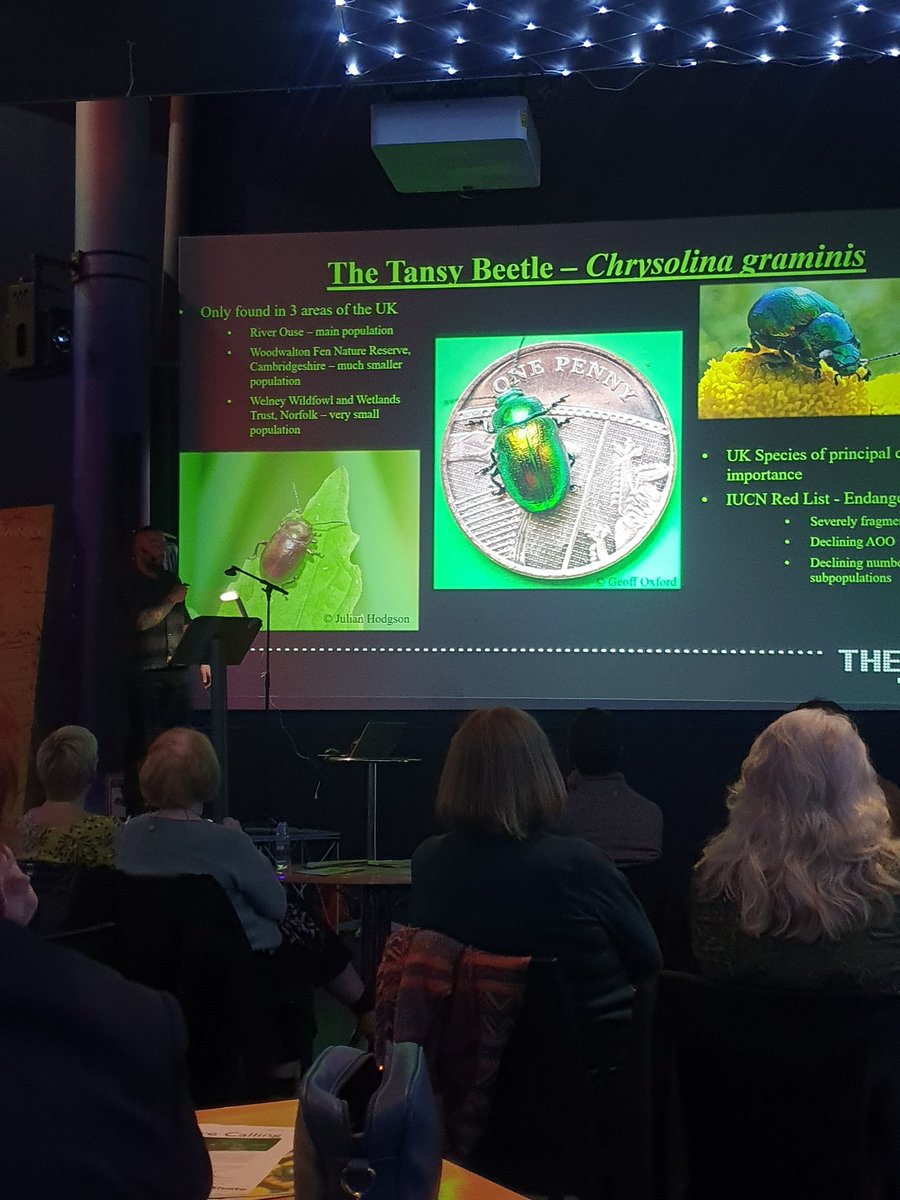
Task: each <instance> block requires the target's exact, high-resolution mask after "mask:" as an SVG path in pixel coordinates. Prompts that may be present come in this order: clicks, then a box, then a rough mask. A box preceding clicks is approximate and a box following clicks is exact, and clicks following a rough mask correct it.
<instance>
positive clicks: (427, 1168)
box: [294, 1042, 441, 1200]
mask: <svg viewBox="0 0 900 1200" xmlns="http://www.w3.org/2000/svg"><path fill="white" fill-rule="evenodd" d="M440 1180H441V1133H440V1125H439V1122H438V1115H437V1108H436V1106H435V1102H434V1095H433V1093H432V1090H431V1082H430V1080H429V1078H428V1067H427V1066H426V1063H425V1055H424V1053H423V1051H422V1047H421V1046H416V1045H414V1044H413V1043H412V1042H398V1043H397V1044H395V1045H388V1046H387V1048H386V1051H385V1056H384V1066H383V1067H380V1066H379V1065H378V1063H377V1061H376V1059H375V1056H374V1055H373V1054H366V1053H365V1052H363V1051H362V1050H356V1049H354V1048H353V1047H350V1046H330V1047H329V1048H328V1049H327V1050H324V1051H323V1052H322V1053H321V1054H320V1055H319V1057H318V1058H317V1059H316V1061H315V1062H314V1063H313V1065H312V1066H311V1067H310V1069H309V1071H308V1072H307V1073H306V1075H305V1076H304V1078H303V1081H302V1083H301V1085H300V1103H299V1105H298V1108H297V1124H296V1127H295V1130H294V1189H295V1196H296V1200H435V1198H436V1197H437V1194H438V1189H439V1187H440Z"/></svg>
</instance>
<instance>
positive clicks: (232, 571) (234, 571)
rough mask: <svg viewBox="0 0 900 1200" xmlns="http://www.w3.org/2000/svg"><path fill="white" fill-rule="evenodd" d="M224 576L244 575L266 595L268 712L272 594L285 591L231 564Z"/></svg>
mask: <svg viewBox="0 0 900 1200" xmlns="http://www.w3.org/2000/svg"><path fill="white" fill-rule="evenodd" d="M225 574H226V575H229V576H234V575H246V576H247V578H248V579H253V580H254V581H255V582H256V583H260V584H262V589H263V591H264V592H265V593H266V654H265V659H266V666H265V674H264V675H263V679H264V681H265V696H266V700H265V706H264V707H265V710H266V712H268V711H269V684H270V678H269V655H270V653H271V649H272V644H271V643H272V593H273V592H280V593H281V594H282V596H286V595H287V589H286V588H283V587H279V586H278V584H277V583H270V582H269V580H268V579H262V578H260V576H259V575H253V574H251V573H250V571H245V570H244V568H243V567H236V566H234V564H232V565H231V566H230V567H229V568H228V569H227V570H226V571H225Z"/></svg>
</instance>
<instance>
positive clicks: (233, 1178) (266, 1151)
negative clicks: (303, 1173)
mask: <svg viewBox="0 0 900 1200" xmlns="http://www.w3.org/2000/svg"><path fill="white" fill-rule="evenodd" d="M200 1132H201V1133H202V1134H203V1140H204V1142H205V1143H206V1149H207V1150H208V1151H209V1159H210V1162H211V1163H212V1170H213V1187H212V1191H211V1192H210V1194H209V1196H210V1200H237V1198H238V1197H245V1196H254V1197H264V1196H273V1197H274V1196H280V1197H288V1196H293V1194H294V1184H293V1163H292V1162H291V1161H290V1155H291V1153H292V1151H293V1148H294V1130H293V1128H284V1127H282V1126H266V1125H207V1124H203V1125H201V1126H200ZM286 1157H287V1158H288V1162H287V1163H286V1164H285V1166H284V1167H283V1168H282V1167H280V1166H279V1164H280V1163H281V1160H282V1159H284V1158H286Z"/></svg>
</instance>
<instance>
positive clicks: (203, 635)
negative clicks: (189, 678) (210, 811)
mask: <svg viewBox="0 0 900 1200" xmlns="http://www.w3.org/2000/svg"><path fill="white" fill-rule="evenodd" d="M261 628H262V621H261V620H260V619H259V617H195V618H194V620H193V621H191V623H190V625H188V627H187V631H186V632H185V634H184V637H183V638H182V639H181V641H180V642H179V643H178V645H177V646H176V647H175V653H174V654H173V655H172V662H171V665H172V666H173V667H190V666H199V665H200V664H201V663H209V666H210V669H211V671H212V683H211V691H210V714H211V726H212V744H213V746H214V747H215V751H216V757H217V758H218V760H219V768H220V770H221V780H220V783H219V794H218V796H217V797H216V805H215V809H216V811H215V816H216V818H217V819H218V820H221V819H222V817H227V816H228V672H227V671H226V667H234V666H237V664H238V663H239V662H243V659H244V655H245V654H246V653H247V651H248V650H249V649H250V647H251V645H252V644H253V639H254V638H255V637H256V635H257V634H258V633H259V631H260V629H261Z"/></svg>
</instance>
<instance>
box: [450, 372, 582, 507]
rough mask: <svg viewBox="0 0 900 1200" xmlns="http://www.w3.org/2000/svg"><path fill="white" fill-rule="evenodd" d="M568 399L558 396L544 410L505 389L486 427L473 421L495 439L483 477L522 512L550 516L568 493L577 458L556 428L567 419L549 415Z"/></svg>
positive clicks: (532, 399)
mask: <svg viewBox="0 0 900 1200" xmlns="http://www.w3.org/2000/svg"><path fill="white" fill-rule="evenodd" d="M567 399H568V396H561V397H560V398H559V400H555V401H554V402H553V404H551V405H549V406H548V407H547V408H545V407H544V405H543V404H542V403H541V402H540V400H538V399H537V398H536V397H534V396H526V395H525V393H524V392H522V391H520V390H519V388H508V389H507V390H506V391H504V392H501V393H500V395H498V396H497V399H496V401H495V404H496V407H495V410H494V412H493V414H492V416H491V419H490V423H489V424H488V422H487V421H473V422H471V424H473V425H474V424H480V425H482V427H483V428H485V429H487V431H488V432H489V433H492V434H493V435H494V445H493V447H492V449H491V463H490V466H487V467H484V468H483V470H482V472H481V473H482V474H483V475H490V477H491V480H492V481H493V482H494V484H495V485H496V486H497V487H498V489H499V490H500V491H502V492H506V494H507V495H508V496H510V497H511V498H512V499H513V500H515V502H516V504H518V505H519V507H520V508H524V509H525V511H526V512H531V513H540V512H549V510H550V509H552V508H556V506H557V504H559V502H560V500H562V498H563V496H565V494H566V492H567V491H568V490H569V486H570V479H571V477H570V471H569V468H570V466H571V464H572V463H573V462H574V461H575V459H574V456H573V455H572V454H571V453H570V452H569V451H568V450H567V449H566V447H565V444H564V443H563V440H562V438H561V437H560V434H559V429H560V426H562V425H566V424H567V423H568V421H569V419H570V418H568V417H565V418H563V419H560V418H559V417H554V416H552V415H551V410H552V409H554V408H555V407H556V406H557V405H558V404H562V402H563V401H564V400H567Z"/></svg>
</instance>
